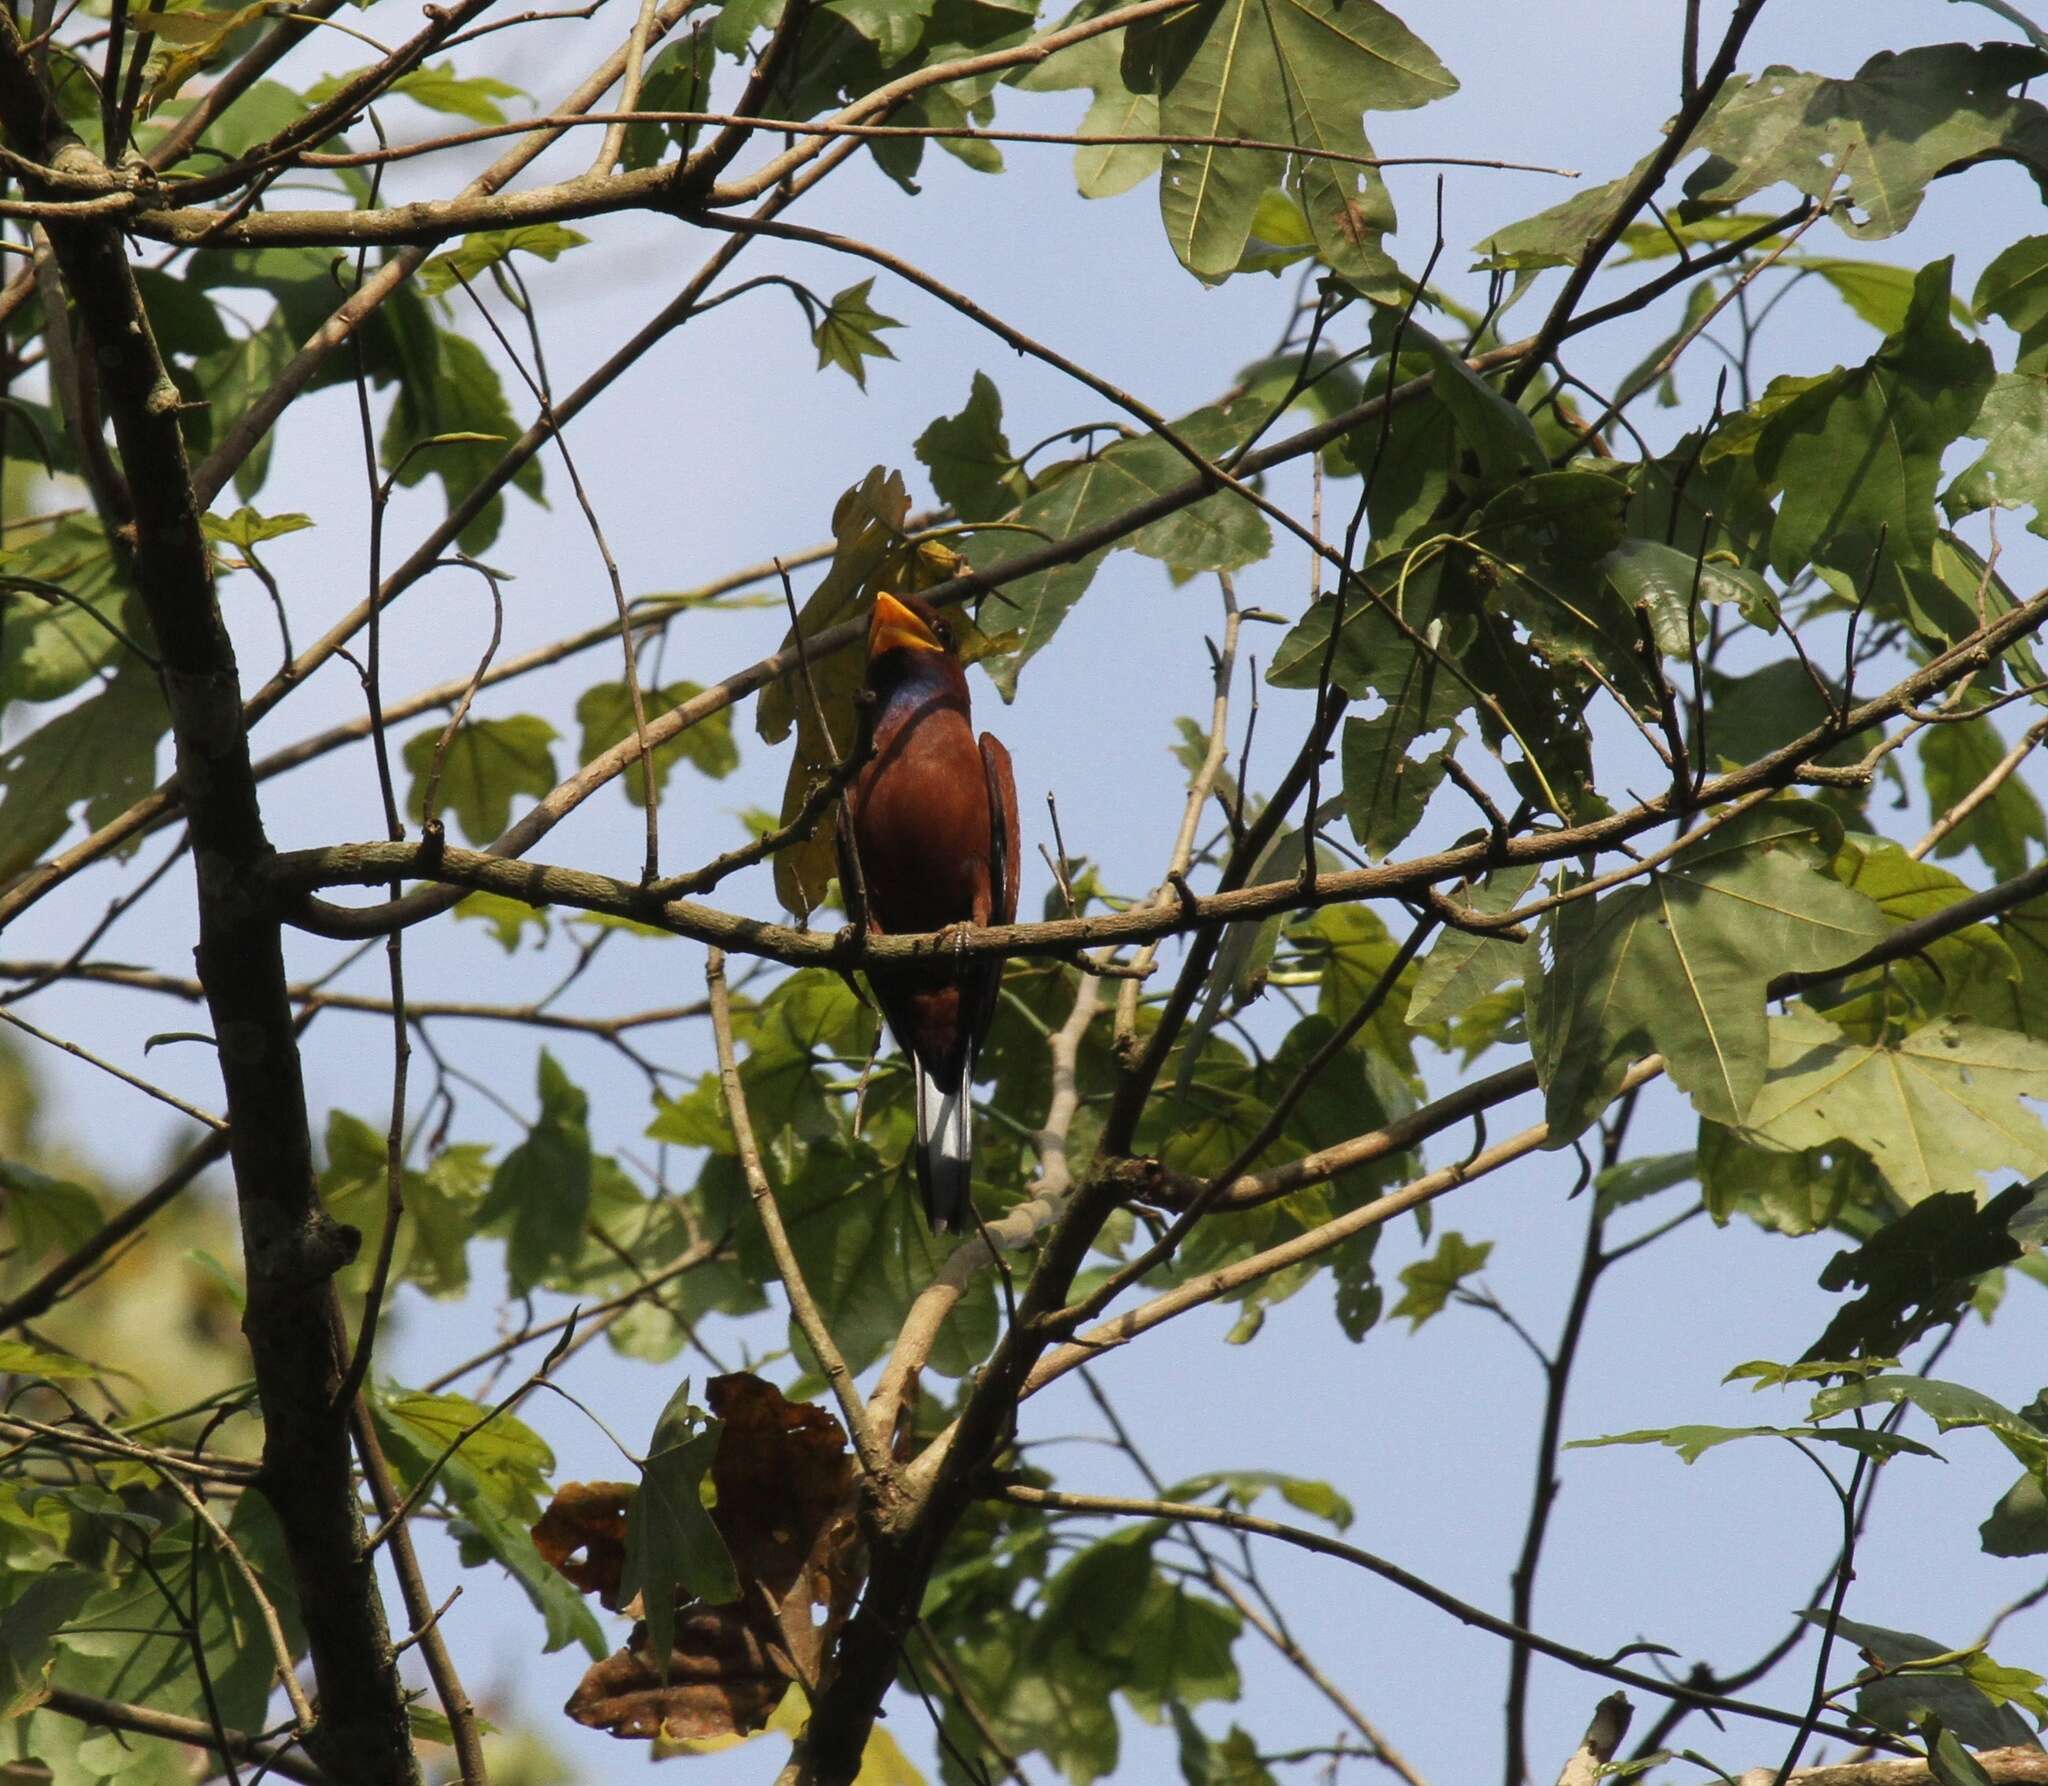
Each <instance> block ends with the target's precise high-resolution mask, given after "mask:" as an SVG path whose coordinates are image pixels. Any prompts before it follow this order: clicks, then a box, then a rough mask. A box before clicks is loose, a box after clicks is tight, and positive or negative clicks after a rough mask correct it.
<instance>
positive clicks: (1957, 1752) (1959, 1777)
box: [1919, 1717, 1991, 1786]
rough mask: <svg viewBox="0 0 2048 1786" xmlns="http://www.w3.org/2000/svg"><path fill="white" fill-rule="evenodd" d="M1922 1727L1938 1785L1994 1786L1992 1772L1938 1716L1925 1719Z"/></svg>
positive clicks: (1932, 1775)
mask: <svg viewBox="0 0 2048 1786" xmlns="http://www.w3.org/2000/svg"><path fill="white" fill-rule="evenodd" d="M1919 1729H1920V1740H1921V1741H1922V1742H1924V1743H1925V1744H1926V1745H1927V1773H1928V1777H1929V1778H1930V1779H1932V1780H1934V1781H1935V1782H1936V1783H1937V1786H1991V1776H1990V1775H1989V1774H1987V1773H1986V1772H1985V1771H1984V1769H1983V1767H1982V1765H1981V1764H1980V1763H1979V1762H1978V1760H1977V1758H1976V1757H1975V1756H1974V1755H1972V1754H1971V1753H1970V1751H1969V1750H1968V1749H1966V1748H1964V1747H1963V1745H1962V1743H1961V1741H1960V1740H1959V1739H1958V1738H1957V1736H1956V1733H1955V1732H1954V1731H1953V1730H1949V1729H1946V1728H1944V1727H1943V1725H1942V1723H1941V1721H1940V1720H1939V1719H1938V1718H1932V1717H1929V1718H1923V1719H1921V1720H1920V1721H1919Z"/></svg>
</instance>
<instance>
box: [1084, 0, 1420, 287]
mask: <svg viewBox="0 0 2048 1786" xmlns="http://www.w3.org/2000/svg"><path fill="white" fill-rule="evenodd" d="M1124 68H1125V82H1126V85H1127V86H1128V87H1130V88H1132V89H1137V88H1146V89H1149V90H1153V91H1156V92H1157V93H1158V95H1159V128H1160V131H1161V132H1162V133H1163V134H1166V135H1174V136H1232V137H1251V138H1256V139H1260V140H1264V141H1269V142H1279V143H1283V144H1285V143H1298V144H1300V145H1301V146H1303V147H1305V148H1316V149H1323V150H1334V151H1338V152H1340V153H1346V154H1354V155H1363V154H1366V153H1368V152H1369V151H1368V149H1367V145H1366V138H1365V132H1364V130H1363V129H1362V128H1361V126H1360V122H1359V114H1360V113H1361V112H1365V111H1389V110H1406V109H1409V108H1411V107H1414V106H1419V105H1425V104H1427V103H1428V102H1429V101H1430V100H1432V99H1439V98H1442V97H1443V96H1444V95H1446V94H1448V93H1452V92H1455V91H1456V90H1457V82H1456V81H1455V80H1453V79H1452V78H1451V75H1450V73H1449V72H1448V71H1447V70H1446V69H1445V68H1444V66H1443V64H1442V63H1440V62H1439V61H1438V60H1437V59H1436V57H1435V56H1434V55H1433V54H1432V53H1431V52H1430V50H1429V47H1428V46H1427V45H1426V44H1424V43H1423V42H1422V40H1421V39H1420V38H1418V37H1416V36H1415V35H1414V34H1413V33H1412V32H1411V31H1409V30H1408V28H1407V27H1406V26H1405V25H1403V24H1402V23H1401V21H1400V20H1399V19H1397V18H1395V17H1394V15H1393V14H1392V13H1390V12H1388V11H1386V10H1385V9H1384V8H1383V7H1381V6H1379V5H1378V4H1376V0H1341V4H1340V0H1203V3H1202V4H1200V5H1197V6H1193V7H1190V8H1188V9H1187V10H1186V11H1184V12H1181V13H1178V14H1174V15H1172V16H1170V17H1169V18H1167V19H1165V20H1162V21H1158V22H1153V21H1146V22H1145V23H1143V24H1139V25H1134V26H1132V27H1131V28H1130V31H1129V36H1128V39H1127V42H1126V46H1125V54H1124ZM1147 71H1149V75H1150V78H1145V73H1146V72H1147ZM1134 77H1135V78H1134ZM1286 164H1287V157H1286V154H1285V152H1284V151H1283V150H1279V149H1216V148H1183V147H1175V148H1169V149H1168V151H1167V155H1166V162H1165V166H1164V168H1163V169H1162V172H1161V176H1160V183H1159V199H1160V214H1161V217H1162V219H1163V220H1164V222H1165V224H1166V234H1167V239H1168V241H1170V242H1171V243H1172V244H1173V250H1174V252H1175V254H1177V255H1178V256H1179V257H1180V260H1181V264H1182V265H1183V266H1185V267H1186V268H1187V269H1188V271H1189V272H1191V273H1193V274H1195V275H1196V277H1197V278H1201V279H1206V280H1217V279H1222V278H1225V277H1227V276H1228V275H1229V274H1231V273H1233V272H1235V271H1236V270H1237V267H1238V264H1239V261H1240V259H1241V258H1242V256H1243V253H1244V248H1245V244H1246V242H1247V241H1248V240H1249V238H1250V236H1251V230H1252V220H1253V217H1254V215H1255V214H1256V212H1257V209H1258V206H1259V202H1260V200H1261V199H1262V198H1263V197H1264V196H1265V194H1266V192H1267V191H1268V190H1269V189H1270V188H1272V187H1275V186H1278V185H1279V184H1280V182H1281V177H1282V174H1283V173H1284V172H1285V170H1286ZM1340 170H1341V171H1340ZM1361 171H1362V170H1359V169H1355V168H1352V167H1350V166H1346V165H1343V164H1339V163H1334V162H1329V161H1316V162H1308V163H1303V164H1302V167H1301V168H1300V169H1299V170H1298V179H1299V187H1300V196H1301V198H1302V201H1303V206H1304V209H1305V210H1306V211H1307V213H1308V218H1309V224H1310V227H1311V228H1312V229H1313V231H1314V232H1315V238H1316V243H1317V247H1318V250H1319V251H1320V252H1321V253H1322V255H1323V257H1324V258H1325V259H1327V260H1329V261H1330V262H1331V264H1332V265H1334V266H1336V267H1337V268H1338V269H1339V270H1340V271H1342V272H1345V273H1346V274H1348V275H1352V276H1358V275H1359V274H1360V273H1362V272H1369V271H1371V270H1372V266H1373V263H1379V264H1381V265H1383V264H1384V256H1383V255H1381V254H1380V253H1379V251H1378V247H1377V244H1378V238H1379V236H1380V235H1381V234H1382V233H1384V231H1385V230H1386V229H1387V228H1390V227H1391V226H1392V208H1391V206H1390V205H1389V204H1388V203H1387V202H1386V199H1385V195H1384V189H1383V188H1382V187H1380V186H1379V184H1378V182H1377V180H1376V179H1374V180H1362V179H1361V178H1360V177H1359V176H1360V173H1361ZM1361 250H1364V251H1366V252H1365V253H1363V254H1362V253H1361Z"/></svg>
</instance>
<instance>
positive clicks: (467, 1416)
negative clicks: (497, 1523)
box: [378, 1390, 555, 1523]
mask: <svg viewBox="0 0 2048 1786" xmlns="http://www.w3.org/2000/svg"><path fill="white" fill-rule="evenodd" d="M378 1409H379V1412H380V1414H381V1415H382V1417H383V1418H384V1420H385V1421H387V1422H388V1423H390V1424H392V1425H394V1426H396V1427H398V1428H399V1429H400V1430H401V1431H402V1432H403V1433H404V1434H405V1435H406V1437H407V1438H409V1439H410V1440H411V1442H412V1446H413V1449H414V1450H415V1451H417V1452H418V1453H419V1454H420V1455H421V1456H422V1457H423V1458H424V1459H425V1460H426V1461H427V1463H429V1464H431V1463H433V1462H434V1461H435V1460H436V1459H437V1458H439V1457H440V1456H441V1454H442V1453H443V1452H445V1451H446V1450H447V1449H448V1448H449V1447H450V1446H451V1445H454V1444H455V1442H456V1441H457V1440H458V1439H460V1440H461V1441H462V1443H461V1447H460V1449H459V1450H458V1451H457V1452H456V1453H455V1456H457V1457H459V1458H460V1459H461V1461H462V1465H463V1468H464V1469H466V1470H467V1471H468V1472H469V1474H470V1476H471V1477H472V1478H473V1479H474V1482H475V1486H476V1488H477V1490H478V1491H479V1492H480V1493H483V1494H485V1495H488V1496H489V1497H490V1499H491V1503H492V1505H493V1506H495V1507H497V1508H498V1509H499V1510H500V1511H502V1512H503V1513H505V1514H506V1515H508V1516H509V1517H511V1518H514V1519H522V1520H525V1521H527V1522H528V1523H531V1522H532V1521H534V1520H536V1519H538V1518H539V1517H540V1513H541V1506H542V1499H543V1497H544V1496H545V1495H546V1494H547V1492H548V1477H549V1476H550V1475H551V1474H552V1473H553V1471H554V1467H555V1454H554V1453H553V1452H552V1451H551V1450H549V1449H548V1444H547V1441H546V1440H545V1439H543V1438H542V1437H541V1436H540V1434H538V1433H537V1432H535V1431H534V1430H533V1428H532V1427H530V1426H528V1425H527V1424H526V1422H525V1421H523V1420H521V1419H520V1418H519V1416H518V1415H516V1414H513V1413H509V1412H499V1413H493V1412H492V1411H491V1410H490V1409H489V1408H487V1407H485V1406H484V1405H483V1404H482V1403H480V1402H473V1401H471V1400H470V1399H469V1397H468V1396H466V1395H429V1394H427V1393H425V1392H424V1391H418V1390H399V1391H396V1392H394V1393H391V1394H387V1395H383V1396H380V1397H379V1399H378ZM464 1434H467V1435H468V1436H467V1437H466V1438H465V1437H464V1436H463V1435H464Z"/></svg>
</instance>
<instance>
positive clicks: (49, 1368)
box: [0, 1339, 102, 1382]
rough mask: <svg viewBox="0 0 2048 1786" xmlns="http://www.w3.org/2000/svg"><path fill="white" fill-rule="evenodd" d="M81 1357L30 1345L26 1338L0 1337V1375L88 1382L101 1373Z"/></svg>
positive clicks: (54, 1380) (53, 1380) (55, 1380)
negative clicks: (8, 1338) (3, 1338)
mask: <svg viewBox="0 0 2048 1786" xmlns="http://www.w3.org/2000/svg"><path fill="white" fill-rule="evenodd" d="M101 1374H102V1373H101V1372H100V1371H99V1369H98V1368H97V1367H95V1366H93V1365H90V1364H87V1363H86V1362H85V1361H84V1360H83V1359H80V1358H73V1357H70V1356H69V1355H68V1354H66V1353H63V1352H52V1351H49V1350H47V1349H46V1348H44V1347H42V1346H32V1345H30V1344H29V1343H28V1342H27V1341H26V1340H11V1339H10V1340H0V1376H8V1377H48V1378H49V1379H50V1380H51V1381H52V1382H89V1381H91V1380H92V1379H93V1378H95V1377H97V1376H99V1375H101Z"/></svg>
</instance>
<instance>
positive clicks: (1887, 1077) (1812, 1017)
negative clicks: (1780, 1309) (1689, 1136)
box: [1743, 1005, 2048, 1204]
mask: <svg viewBox="0 0 2048 1786" xmlns="http://www.w3.org/2000/svg"><path fill="white" fill-rule="evenodd" d="M2044 1085H2048V1043H2043V1042H2039V1041H2035V1040H2033V1039H2032V1038H2030V1037H2027V1036H2022V1035H2019V1034H2016V1033H2015V1032H2013V1031H2011V1030H2000V1029H1990V1028H1987V1027H1986V1026H1984V1025H1983V1024H1979V1023H1973V1022H1968V1021H1957V1020H1954V1019H1944V1020H1942V1021H1940V1022H1936V1023H1930V1024H1928V1025H1926V1026H1925V1027H1924V1028H1921V1029H1917V1030H1914V1031H1913V1032H1912V1033H1911V1034H1910V1035H1905V1036H1891V1035H1883V1036H1880V1037H1878V1038H1876V1039H1874V1040H1869V1041H1860V1040H1857V1039H1855V1038H1853V1037H1851V1036H1848V1035H1846V1034H1844V1033H1843V1032H1842V1031H1841V1030H1840V1029H1838V1028H1837V1027H1836V1026H1835V1025H1834V1024H1832V1023H1830V1022H1829V1021H1828V1020H1827V1019H1826V1018H1825V1017H1822V1016H1820V1015H1819V1014H1818V1013H1816V1012H1814V1011H1812V1010H1810V1009H1808V1008H1806V1007H1805V1006H1802V1005H1794V1006H1793V1007H1792V1008H1791V1009H1790V1010H1789V1011H1787V1012H1786V1013H1785V1015H1784V1016H1782V1017H1774V1018H1772V1019H1771V1024H1770V1077H1769V1079H1768V1080H1767V1082H1766V1083H1765V1084H1764V1086H1763V1087H1762V1089H1761V1091H1760V1092H1759V1093H1758V1094H1757V1096H1756V1099H1755V1102H1754V1103H1753V1104H1752V1105H1751V1106H1750V1108H1749V1111H1748V1113H1747V1116H1746V1119H1745V1120H1744V1123H1743V1129H1744V1133H1745V1134H1747V1135H1748V1136H1749V1137H1750V1138H1752V1139H1753V1140H1757V1141H1761V1142H1762V1143H1763V1144H1764V1145H1766V1146H1769V1147H1774V1148H1780V1149H1788V1150H1793V1151H1797V1150H1800V1149H1806V1148H1815V1147H1821V1146H1825V1145H1826V1144H1828V1143H1829V1142H1833V1141H1852V1142H1854V1143H1855V1145H1856V1146H1857V1147H1858V1148H1860V1149H1861V1150H1862V1151H1863V1152H1864V1153H1866V1154H1868V1155H1869V1156H1870V1158H1871V1159H1872V1160H1873V1161H1875V1162H1876V1165H1877V1168H1878V1170H1879V1171H1880V1172H1882V1173H1883V1174H1884V1177H1885V1180H1886V1182H1887V1183H1888V1184H1889V1185H1890V1186H1891V1188H1892V1190H1893V1192H1894V1193H1895V1194H1896V1195H1897V1196H1898V1198H1899V1200H1900V1201H1901V1202H1903V1203H1908V1204H1912V1203H1918V1202H1920V1201H1922V1200H1923V1199H1925V1198H1927V1197H1931V1196H1933V1195H1934V1194H1935V1193H1936V1192H1937V1191H1951V1190H1972V1189H1974V1186H1975V1183H1976V1179H1977V1176H1978V1174H1980V1173H1986V1172H2011V1171H2019V1172H2026V1173H2036V1172H2040V1171H2043V1170H2048V1128H2044V1127H2043V1126H2042V1125H2041V1123H2040V1121H2039V1119H2038V1118H2036V1117H2035V1116H2033V1115H2032V1114H2031V1113H2030V1112H2029V1111H2027V1110H2026V1109H2025V1107H2024V1106H2023V1105H2022V1104H2021V1103H2020V1102H2019V1100H2020V1099H2022V1098H2027V1097H2038V1096H2039V1095H2040V1094H2041V1091H2042V1088H2043V1086H2044Z"/></svg>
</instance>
